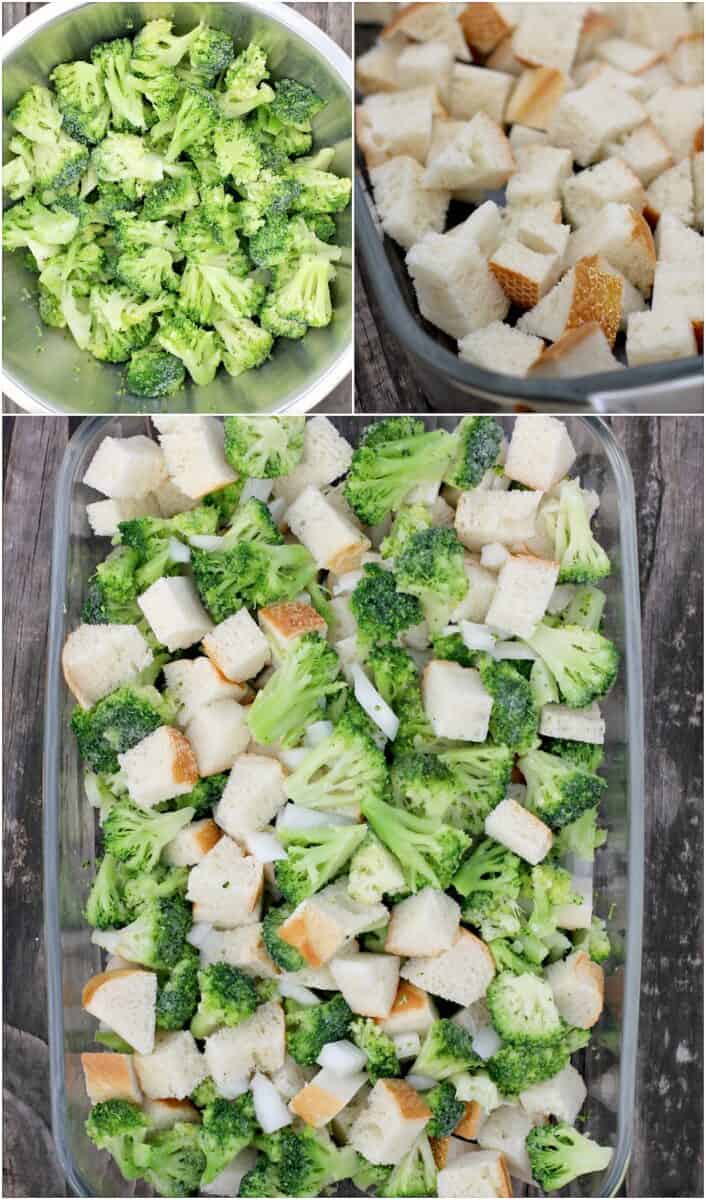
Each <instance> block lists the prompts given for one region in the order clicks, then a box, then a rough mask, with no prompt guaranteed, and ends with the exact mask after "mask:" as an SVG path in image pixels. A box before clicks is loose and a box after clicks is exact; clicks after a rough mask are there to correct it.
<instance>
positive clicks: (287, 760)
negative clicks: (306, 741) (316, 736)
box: [278, 746, 308, 771]
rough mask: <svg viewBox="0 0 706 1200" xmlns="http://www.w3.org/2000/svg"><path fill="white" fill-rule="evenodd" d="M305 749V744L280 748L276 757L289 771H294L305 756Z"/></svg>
mask: <svg viewBox="0 0 706 1200" xmlns="http://www.w3.org/2000/svg"><path fill="white" fill-rule="evenodd" d="M307 750H308V748H307V747H306V746H293V747H292V748H291V749H290V750H280V752H279V755H278V757H279V760H280V762H283V763H284V765H285V767H287V768H288V769H289V770H290V771H296V769H297V767H298V766H299V764H300V762H302V760H303V759H305V758H306V756H307Z"/></svg>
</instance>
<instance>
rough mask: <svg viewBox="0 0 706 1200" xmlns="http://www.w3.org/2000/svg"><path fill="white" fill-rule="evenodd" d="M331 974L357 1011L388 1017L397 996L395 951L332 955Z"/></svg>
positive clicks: (363, 1015) (398, 969) (398, 974)
mask: <svg viewBox="0 0 706 1200" xmlns="http://www.w3.org/2000/svg"><path fill="white" fill-rule="evenodd" d="M330 967H331V974H332V975H333V977H334V979H335V980H336V984H337V986H338V988H339V990H340V992H341V993H342V995H343V998H344V1000H345V1001H346V1003H347V1004H348V1005H349V1007H350V1008H351V1009H352V1011H353V1012H354V1013H357V1014H358V1015H360V1016H361V1017H379V1018H382V1019H384V1018H385V1017H387V1016H389V1013H390V1010H391V1009H392V1005H393V1004H394V1002H395V996H396V995H397V985H398V983H399V979H400V960H399V958H396V957H395V955H394V954H389V953H388V954H366V953H363V954H351V955H346V956H339V957H337V958H332V959H331V962H330Z"/></svg>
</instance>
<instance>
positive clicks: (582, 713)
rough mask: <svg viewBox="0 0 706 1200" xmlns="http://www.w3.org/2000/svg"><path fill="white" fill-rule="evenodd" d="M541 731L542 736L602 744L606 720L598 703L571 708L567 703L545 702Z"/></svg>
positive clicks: (540, 724) (540, 725)
mask: <svg viewBox="0 0 706 1200" xmlns="http://www.w3.org/2000/svg"><path fill="white" fill-rule="evenodd" d="M539 732H540V733H541V735H542V737H555V738H568V739H569V741H572V742H590V743H592V744H593V745H596V746H602V745H603V743H604V741H605V721H604V720H603V717H602V716H601V710H600V708H599V707H598V705H597V704H596V703H594V704H590V705H589V706H588V708H569V707H568V705H566V704H545V705H544V707H543V708H542V713H541V718H540V723H539Z"/></svg>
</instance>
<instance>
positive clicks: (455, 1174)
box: [436, 1150, 513, 1200]
mask: <svg viewBox="0 0 706 1200" xmlns="http://www.w3.org/2000/svg"><path fill="white" fill-rule="evenodd" d="M436 1186H437V1195H438V1196H448V1197H451V1196H453V1197H454V1200H462V1198H464V1197H474V1198H476V1197H478V1196H512V1194H513V1193H512V1181H511V1179H510V1175H509V1172H508V1169H507V1165H506V1163H505V1159H504V1157H503V1155H502V1154H500V1153H499V1152H498V1151H497V1150H470V1151H468V1153H467V1154H461V1155H459V1156H458V1158H455V1159H454V1160H453V1162H451V1163H449V1165H448V1166H446V1167H444V1168H443V1170H441V1171H439V1173H438V1175H437V1178H436Z"/></svg>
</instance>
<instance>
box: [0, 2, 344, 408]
mask: <svg viewBox="0 0 706 1200" xmlns="http://www.w3.org/2000/svg"><path fill="white" fill-rule="evenodd" d="M153 17H170V18H171V19H173V20H174V24H175V27H176V29H177V31H178V32H180V31H186V30H188V29H191V28H193V26H194V25H196V24H197V23H198V21H200V20H204V21H206V22H208V23H209V24H212V25H216V26H218V27H219V28H220V29H225V30H227V31H228V32H229V33H231V34H232V35H233V37H234V38H235V40H236V43H239V44H246V43H247V42H248V41H250V40H251V39H253V38H256V39H257V40H258V41H259V42H261V43H262V45H263V46H264V47H265V48H266V50H267V52H268V55H269V60H270V64H271V67H272V73H273V75H274V77H275V78H277V77H281V76H287V75H289V76H292V77H294V78H296V79H299V80H301V81H302V82H303V83H307V84H309V85H310V86H311V87H313V88H314V89H315V91H317V92H318V93H319V95H321V96H322V97H323V98H324V99H325V100H326V101H327V104H326V108H325V109H323V111H322V112H321V113H320V114H319V116H318V117H317V118H316V120H315V121H314V147H315V148H316V147H317V146H324V145H326V146H335V148H336V157H335V159H334V162H333V166H332V168H331V169H332V170H334V171H336V172H337V173H338V174H339V175H348V176H349V177H350V176H351V175H352V136H351V113H352V94H353V91H352V71H353V68H352V64H351V61H350V59H349V58H348V56H347V55H346V54H344V53H343V51H342V50H340V49H339V48H338V46H336V45H335V43H334V42H332V41H331V39H330V38H329V37H327V36H326V34H324V33H322V32H321V30H320V29H318V28H317V26H316V25H314V24H312V22H311V21H309V20H307V19H306V18H305V17H302V16H301V15H300V14H299V13H297V12H295V11H294V10H293V9H291V8H289V7H288V6H287V5H286V4H283V3H280V2H279V0H246V2H245V3H237V4H210V3H188V2H187V3H182V2H180V3H177V4H159V3H112V2H108V3H99V4H91V3H85V2H84V0H54V2H53V3H50V4H47V5H46V6H45V7H44V8H41V9H39V10H38V11H37V12H35V13H33V14H32V15H31V16H29V17H27V18H26V19H25V20H24V21H21V22H20V23H19V25H16V26H15V28H14V29H12V30H11V31H10V32H9V33H8V34H7V35H6V36H5V37H4V38H3V42H2V53H1V59H2V63H3V108H4V111H5V112H7V111H8V110H9V109H10V108H11V107H12V105H13V104H14V103H15V102H16V101H17V99H18V97H19V96H20V95H21V94H22V92H23V91H25V89H26V88H28V87H30V86H31V85H32V84H34V83H46V80H47V77H48V75H49V72H50V71H51V70H52V68H53V67H54V66H56V64H57V63H60V62H67V61H69V60H71V59H75V58H83V57H86V56H87V55H88V53H89V51H90V48H91V46H92V45H93V44H94V43H95V42H100V41H104V40H107V39H109V38H115V37H120V36H123V35H125V34H126V33H129V34H132V33H134V32H135V31H136V30H137V29H139V28H140V27H141V26H142V25H143V24H144V23H145V21H149V20H151V19H152V18H153ZM8 136H9V131H7V130H6V131H5V137H6V139H7V137H8ZM338 227H339V242H340V245H341V246H342V247H343V258H342V260H341V262H340V263H339V271H338V278H337V280H336V282H335V284H334V288H333V299H334V318H333V321H332V322H331V324H330V325H329V326H328V328H326V329H312V330H310V331H309V333H308V334H307V336H306V337H305V338H304V339H303V340H302V341H300V342H290V341H286V340H284V339H280V340H279V341H278V342H277V345H276V348H275V351H274V354H273V356H272V358H271V360H270V361H269V362H268V363H267V364H266V365H265V366H264V367H262V368H261V369H260V370H259V371H249V372H247V373H246V374H245V375H244V376H241V377H240V378H238V379H231V377H230V376H229V375H227V374H226V373H225V372H223V371H220V372H219V373H218V375H217V376H216V379H215V380H214V381H213V383H212V384H209V385H208V387H196V386H194V385H193V384H191V383H190V384H189V385H188V386H187V387H186V388H185V389H184V390H183V391H182V392H180V393H179V394H178V395H177V396H174V397H172V398H171V399H170V401H169V408H170V411H174V412H214V413H219V412H234V411H235V412H248V413H271V412H288V413H297V412H299V413H301V412H306V411H308V410H309V409H311V408H313V407H314V406H315V405H316V404H318V403H319V402H320V401H321V400H323V399H324V397H325V396H327V395H328V394H329V392H331V391H332V390H333V389H334V388H335V387H336V385H337V384H338V383H340V382H341V380H343V379H344V378H345V376H346V375H347V374H348V373H349V372H350V371H351V368H352V363H353V343H352V326H353V319H352V318H353V286H352V253H353V251H352V220H351V211H350V209H348V210H346V212H344V213H341V214H340V215H339V217H338ZM35 291H36V288H35V287H34V279H33V276H32V275H31V274H30V272H29V271H28V270H27V268H26V267H25V266H24V264H23V262H22V255H21V254H7V255H5V257H4V267H3V293H4V327H3V328H4V352H3V390H4V392H5V394H6V395H7V396H9V397H10V399H12V400H14V401H15V403H16V404H19V405H20V406H21V407H22V408H24V409H26V410H27V411H29V412H39V413H52V412H53V413H56V412H79V413H116V412H136V411H142V410H145V409H147V410H148V411H152V410H154V411H157V410H159V409H160V408H161V407H162V404H161V403H160V402H159V401H141V402H140V401H138V399H137V398H136V397H134V396H129V395H127V394H126V392H125V387H124V379H123V370H122V369H121V368H120V367H119V366H110V365H108V364H106V363H101V362H98V361H97V360H96V359H94V358H93V357H92V355H90V354H87V353H83V352H82V351H80V350H79V349H78V347H77V346H76V344H75V343H74V342H73V340H72V338H71V337H70V335H69V334H68V333H66V332H65V331H62V330H57V329H50V328H47V327H46V326H42V324H41V322H40V320H39V314H38V311H37V307H36V301H35V299H34V292H35Z"/></svg>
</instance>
